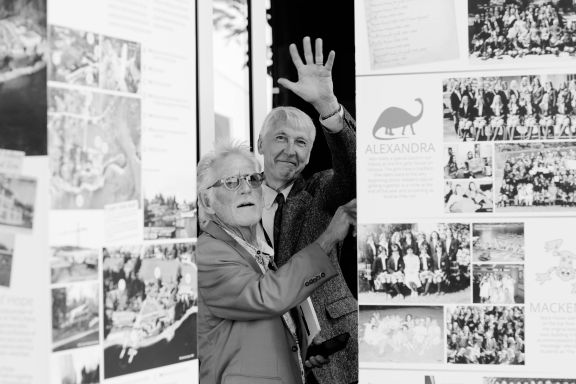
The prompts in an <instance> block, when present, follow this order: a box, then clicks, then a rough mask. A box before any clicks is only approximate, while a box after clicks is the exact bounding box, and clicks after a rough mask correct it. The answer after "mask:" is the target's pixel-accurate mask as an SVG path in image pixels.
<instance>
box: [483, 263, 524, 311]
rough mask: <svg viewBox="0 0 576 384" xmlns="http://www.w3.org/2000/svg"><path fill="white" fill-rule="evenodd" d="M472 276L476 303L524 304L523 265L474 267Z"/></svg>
mask: <svg viewBox="0 0 576 384" xmlns="http://www.w3.org/2000/svg"><path fill="white" fill-rule="evenodd" d="M472 275H473V283H472V287H473V292H474V296H473V301H474V303H480V304H495V305H502V304H523V303H524V266H523V265H519V264H483V265H474V266H473V267H472Z"/></svg>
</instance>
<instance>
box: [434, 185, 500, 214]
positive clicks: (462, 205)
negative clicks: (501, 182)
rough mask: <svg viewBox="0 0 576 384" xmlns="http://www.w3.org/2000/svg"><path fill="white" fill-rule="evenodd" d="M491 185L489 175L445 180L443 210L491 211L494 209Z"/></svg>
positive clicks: (461, 211) (455, 211)
mask: <svg viewBox="0 0 576 384" xmlns="http://www.w3.org/2000/svg"><path fill="white" fill-rule="evenodd" d="M492 185H493V182H492V178H491V177H485V178H482V179H473V180H471V179H459V180H446V182H445V185H444V212H445V213H485V212H492V211H493V210H494V194H493V188H492Z"/></svg>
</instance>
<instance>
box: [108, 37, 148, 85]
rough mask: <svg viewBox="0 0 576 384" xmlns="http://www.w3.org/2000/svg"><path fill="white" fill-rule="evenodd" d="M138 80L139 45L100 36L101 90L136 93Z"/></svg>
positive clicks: (139, 76) (139, 74)
mask: <svg viewBox="0 0 576 384" xmlns="http://www.w3.org/2000/svg"><path fill="white" fill-rule="evenodd" d="M140 78H141V47H140V44H139V43H136V42H132V41H126V40H121V39H116V38H112V37H107V36H102V48H101V77H100V86H101V88H104V89H109V90H112V91H120V92H129V93H138V91H139V90H140Z"/></svg>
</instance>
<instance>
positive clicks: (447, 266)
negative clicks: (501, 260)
mask: <svg viewBox="0 0 576 384" xmlns="http://www.w3.org/2000/svg"><path fill="white" fill-rule="evenodd" d="M358 275H359V297H358V299H359V301H360V303H361V304H383V303H424V304H430V303H470V302H471V288H470V225H469V224H462V223H446V224H438V223H418V224H379V225H377V224H374V225H362V226H360V227H359V230H358Z"/></svg>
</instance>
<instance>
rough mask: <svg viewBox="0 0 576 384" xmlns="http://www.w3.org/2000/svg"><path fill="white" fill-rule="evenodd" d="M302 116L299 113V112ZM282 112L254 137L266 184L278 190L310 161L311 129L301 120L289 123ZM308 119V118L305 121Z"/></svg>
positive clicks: (312, 126)
mask: <svg viewBox="0 0 576 384" xmlns="http://www.w3.org/2000/svg"><path fill="white" fill-rule="evenodd" d="M300 113H303V112H300ZM287 116H288V115H287V114H286V113H285V112H284V111H280V112H278V113H277V118H274V119H273V120H274V121H273V122H271V123H270V126H269V127H268V129H266V130H265V132H264V134H263V135H261V136H260V137H259V138H258V152H259V153H260V154H261V155H263V156H264V174H265V175H266V183H267V184H268V185H269V186H271V187H272V188H280V187H282V186H284V185H287V184H289V183H290V182H291V181H293V180H294V179H296V177H298V175H300V173H301V172H302V170H303V169H304V167H305V166H306V165H307V164H308V161H309V160H310V152H311V150H312V144H313V143H314V136H315V133H316V131H315V128H314V124H313V123H312V121H311V120H310V121H309V122H310V125H308V124H302V123H301V121H297V122H292V121H290V120H291V119H290V120H289V119H287V118H286V117H287ZM307 119H308V120H309V118H307Z"/></svg>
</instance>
